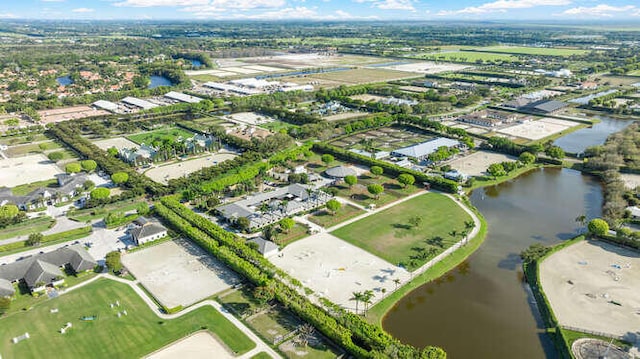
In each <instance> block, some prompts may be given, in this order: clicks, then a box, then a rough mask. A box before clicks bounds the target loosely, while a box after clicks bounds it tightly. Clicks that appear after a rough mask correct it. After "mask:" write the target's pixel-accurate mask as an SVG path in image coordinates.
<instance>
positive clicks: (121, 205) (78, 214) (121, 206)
mask: <svg viewBox="0 0 640 359" xmlns="http://www.w3.org/2000/svg"><path fill="white" fill-rule="evenodd" d="M139 203H140V202H139V200H125V201H120V202H115V203H111V204H108V205H105V206H102V207H97V208H88V209H81V210H74V211H73V212H71V213H68V215H67V217H69V218H70V219H72V220H74V221H78V222H86V221H93V220H95V219H99V218H104V217H106V216H107V214H109V212H116V211H117V212H129V211H133V210H135V209H136V207H137V206H138V204H139Z"/></svg>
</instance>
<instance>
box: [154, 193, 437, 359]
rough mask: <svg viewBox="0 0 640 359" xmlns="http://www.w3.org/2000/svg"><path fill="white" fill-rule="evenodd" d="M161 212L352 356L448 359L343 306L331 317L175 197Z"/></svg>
mask: <svg viewBox="0 0 640 359" xmlns="http://www.w3.org/2000/svg"><path fill="white" fill-rule="evenodd" d="M156 209H157V211H158V214H160V215H161V216H162V217H163V218H165V219H166V220H167V221H168V222H169V223H171V224H172V226H173V227H174V228H175V229H177V230H178V231H180V232H182V233H185V234H186V235H187V236H189V237H190V238H193V239H194V241H196V243H198V244H199V245H200V246H202V247H203V248H204V249H205V250H207V251H209V252H211V253H212V254H213V255H214V256H216V257H217V258H219V259H220V260H221V261H223V262H224V263H226V264H227V265H229V266H230V267H231V268H232V269H234V270H235V271H237V272H238V273H240V274H242V275H244V276H245V277H247V279H248V280H249V281H251V282H252V283H253V284H254V285H256V286H257V287H268V288H272V289H273V297H274V298H275V299H276V300H278V301H279V302H281V303H282V304H283V305H285V306H286V307H288V308H289V309H290V310H292V311H293V312H294V313H295V314H296V315H298V316H300V317H301V318H302V319H303V320H305V321H308V322H309V323H311V324H312V325H314V326H315V327H316V328H317V329H318V330H319V331H320V332H322V333H323V334H324V335H326V336H327V337H328V338H330V339H331V340H333V341H335V342H336V343H338V344H340V345H341V346H342V347H343V348H345V349H346V350H347V351H349V352H350V353H351V354H352V355H354V356H356V357H362V358H382V357H392V358H444V357H445V353H444V351H442V350H441V349H439V348H434V347H428V348H425V349H424V350H420V349H417V348H414V347H411V346H408V345H404V344H401V343H400V342H399V341H398V340H396V339H394V338H393V337H391V336H390V335H389V334H387V333H385V332H384V331H382V329H381V328H380V327H378V326H376V325H372V324H369V323H367V322H366V321H364V320H363V319H362V318H360V317H359V316H357V315H354V314H351V313H348V312H345V311H343V310H341V309H340V308H337V307H335V308H332V309H333V310H334V311H335V313H334V314H333V315H331V314H330V313H329V312H327V311H326V310H325V309H323V308H321V307H319V306H317V305H314V304H312V303H311V302H310V301H309V300H308V299H307V298H306V297H304V296H303V295H301V294H300V293H299V292H298V290H297V289H296V288H295V286H294V285H295V284H296V283H299V282H297V281H295V280H294V279H293V278H291V277H289V276H288V275H287V274H286V273H284V272H282V271H281V270H279V269H278V268H276V267H275V266H274V265H272V264H271V263H270V262H268V261H267V260H266V259H264V258H263V257H261V256H260V255H259V254H258V253H257V252H256V251H254V250H251V248H250V247H249V246H247V245H245V244H244V243H243V240H241V239H239V238H237V237H235V236H234V235H233V234H231V233H228V232H226V231H224V230H223V229H222V228H220V227H218V226H216V225H215V224H213V223H211V222H209V221H207V220H205V219H204V218H202V217H200V216H198V215H197V214H194V213H193V212H191V211H190V210H188V209H187V208H186V207H184V206H182V205H181V204H180V203H178V202H177V201H176V200H175V199H171V198H163V199H162V201H161V204H159V205H157V206H156ZM298 285H299V284H298ZM391 347H392V348H394V349H396V350H394V352H395V353H397V354H395V355H393V356H386V354H384V353H386V352H388V349H389V348H391Z"/></svg>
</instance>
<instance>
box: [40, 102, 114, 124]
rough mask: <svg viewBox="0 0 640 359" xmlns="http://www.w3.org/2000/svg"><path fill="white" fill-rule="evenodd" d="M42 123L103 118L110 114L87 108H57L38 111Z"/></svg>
mask: <svg viewBox="0 0 640 359" xmlns="http://www.w3.org/2000/svg"><path fill="white" fill-rule="evenodd" d="M38 114H39V115H40V119H41V121H42V123H45V124H46V123H54V122H62V121H69V120H77V119H79V118H86V117H93V116H104V115H109V114H110V112H107V111H104V110H96V109H95V108H93V107H89V106H74V107H65V108H58V109H55V110H43V111H38Z"/></svg>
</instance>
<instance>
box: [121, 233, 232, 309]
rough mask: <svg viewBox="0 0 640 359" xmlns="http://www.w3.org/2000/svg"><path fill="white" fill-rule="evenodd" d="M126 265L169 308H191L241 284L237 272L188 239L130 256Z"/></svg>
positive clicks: (127, 256) (127, 257)
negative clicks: (203, 300) (190, 306)
mask: <svg viewBox="0 0 640 359" xmlns="http://www.w3.org/2000/svg"><path fill="white" fill-rule="evenodd" d="M122 264H124V265H125V267H127V269H129V271H131V273H133V275H134V276H135V277H136V278H137V279H138V280H139V281H140V282H141V283H142V285H143V286H144V287H145V288H146V289H147V290H148V291H149V292H151V294H152V295H153V296H154V297H155V298H156V299H157V300H158V301H159V302H160V303H161V304H162V305H164V306H166V307H168V308H173V307H176V306H178V305H182V306H184V307H187V306H189V305H191V304H194V303H196V302H198V301H200V300H202V299H204V298H207V297H209V296H211V295H213V294H216V293H218V292H221V291H223V290H225V289H228V288H230V287H231V286H233V285H235V284H237V283H239V279H238V277H237V276H236V274H235V273H234V272H232V271H231V270H229V269H228V268H226V267H225V266H224V265H223V264H221V263H220V262H218V261H217V260H216V259H215V258H213V257H212V256H210V255H209V254H207V253H206V252H204V251H203V250H202V249H200V247H198V246H196V245H195V244H193V243H191V242H190V241H188V240H176V241H170V242H165V243H162V244H159V245H156V246H153V247H149V248H147V249H143V250H141V251H138V252H134V253H130V254H126V255H124V256H122Z"/></svg>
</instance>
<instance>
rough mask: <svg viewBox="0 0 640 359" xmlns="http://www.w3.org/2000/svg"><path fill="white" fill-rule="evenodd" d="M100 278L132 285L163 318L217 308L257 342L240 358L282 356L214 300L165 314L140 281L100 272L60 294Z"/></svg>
mask: <svg viewBox="0 0 640 359" xmlns="http://www.w3.org/2000/svg"><path fill="white" fill-rule="evenodd" d="M99 278H106V279H109V280H114V281H116V282H120V283H124V284H126V285H128V286H130V287H131V288H132V289H133V290H134V291H135V292H136V293H137V294H138V296H140V298H141V299H142V300H143V301H144V302H145V303H146V304H147V306H149V308H151V310H152V311H153V312H154V313H155V314H156V315H157V316H158V317H160V318H162V319H174V318H179V317H181V316H183V315H185V314H187V313H190V312H192V311H194V310H196V309H198V308H202V307H204V306H207V305H208V306H211V307H213V308H214V309H216V310H217V311H218V312H219V313H220V314H222V316H224V317H225V318H227V319H228V320H229V321H230V322H231V323H233V324H234V325H235V326H236V327H238V329H240V330H242V332H243V333H244V334H246V335H247V336H248V337H249V338H250V339H251V340H253V342H254V343H256V347H255V348H253V349H252V350H250V351H249V352H247V353H245V354H243V355H241V356H239V357H237V358H239V359H245V358H251V357H252V356H254V355H256V354H258V353H260V352H266V353H268V354H269V355H271V357H272V358H282V357H281V356H280V355H279V354H278V353H276V351H275V350H273V349H271V347H269V346H268V345H267V344H266V343H265V342H263V341H262V339H260V338H259V337H258V336H257V335H255V334H254V333H253V332H252V331H251V330H250V329H249V328H247V327H246V326H245V325H244V324H243V323H242V322H241V321H240V320H238V319H237V318H236V317H234V316H233V315H232V314H231V313H229V312H228V311H227V310H226V309H224V308H222V305H220V303H218V302H216V301H213V300H205V301H202V302H200V303H198V304H195V305H192V306H191V307H188V308H186V309H184V310H182V311H180V312H179V313H174V314H165V313H163V312H161V311H160V309H159V308H158V306H157V305H156V304H155V303H154V302H153V300H151V298H149V296H147V294H146V293H145V292H144V291H143V290H142V289H141V288H140V287H139V286H138V285H137V284H138V281H130V280H126V279H122V278H117V277H114V276H112V275H109V274H104V273H103V274H99V275H97V276H96V277H94V278H91V279H90V280H88V281H86V282H83V283H80V284H78V285H76V286H74V287H71V288H69V289H67V290H65V291H62V292H60V294H61V295H62V294H65V293H69V292H71V291H74V290H76V289H79V288H82V287H83V286H85V285H87V284H89V283H91V282H94V281H96V280H98V279H99Z"/></svg>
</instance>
